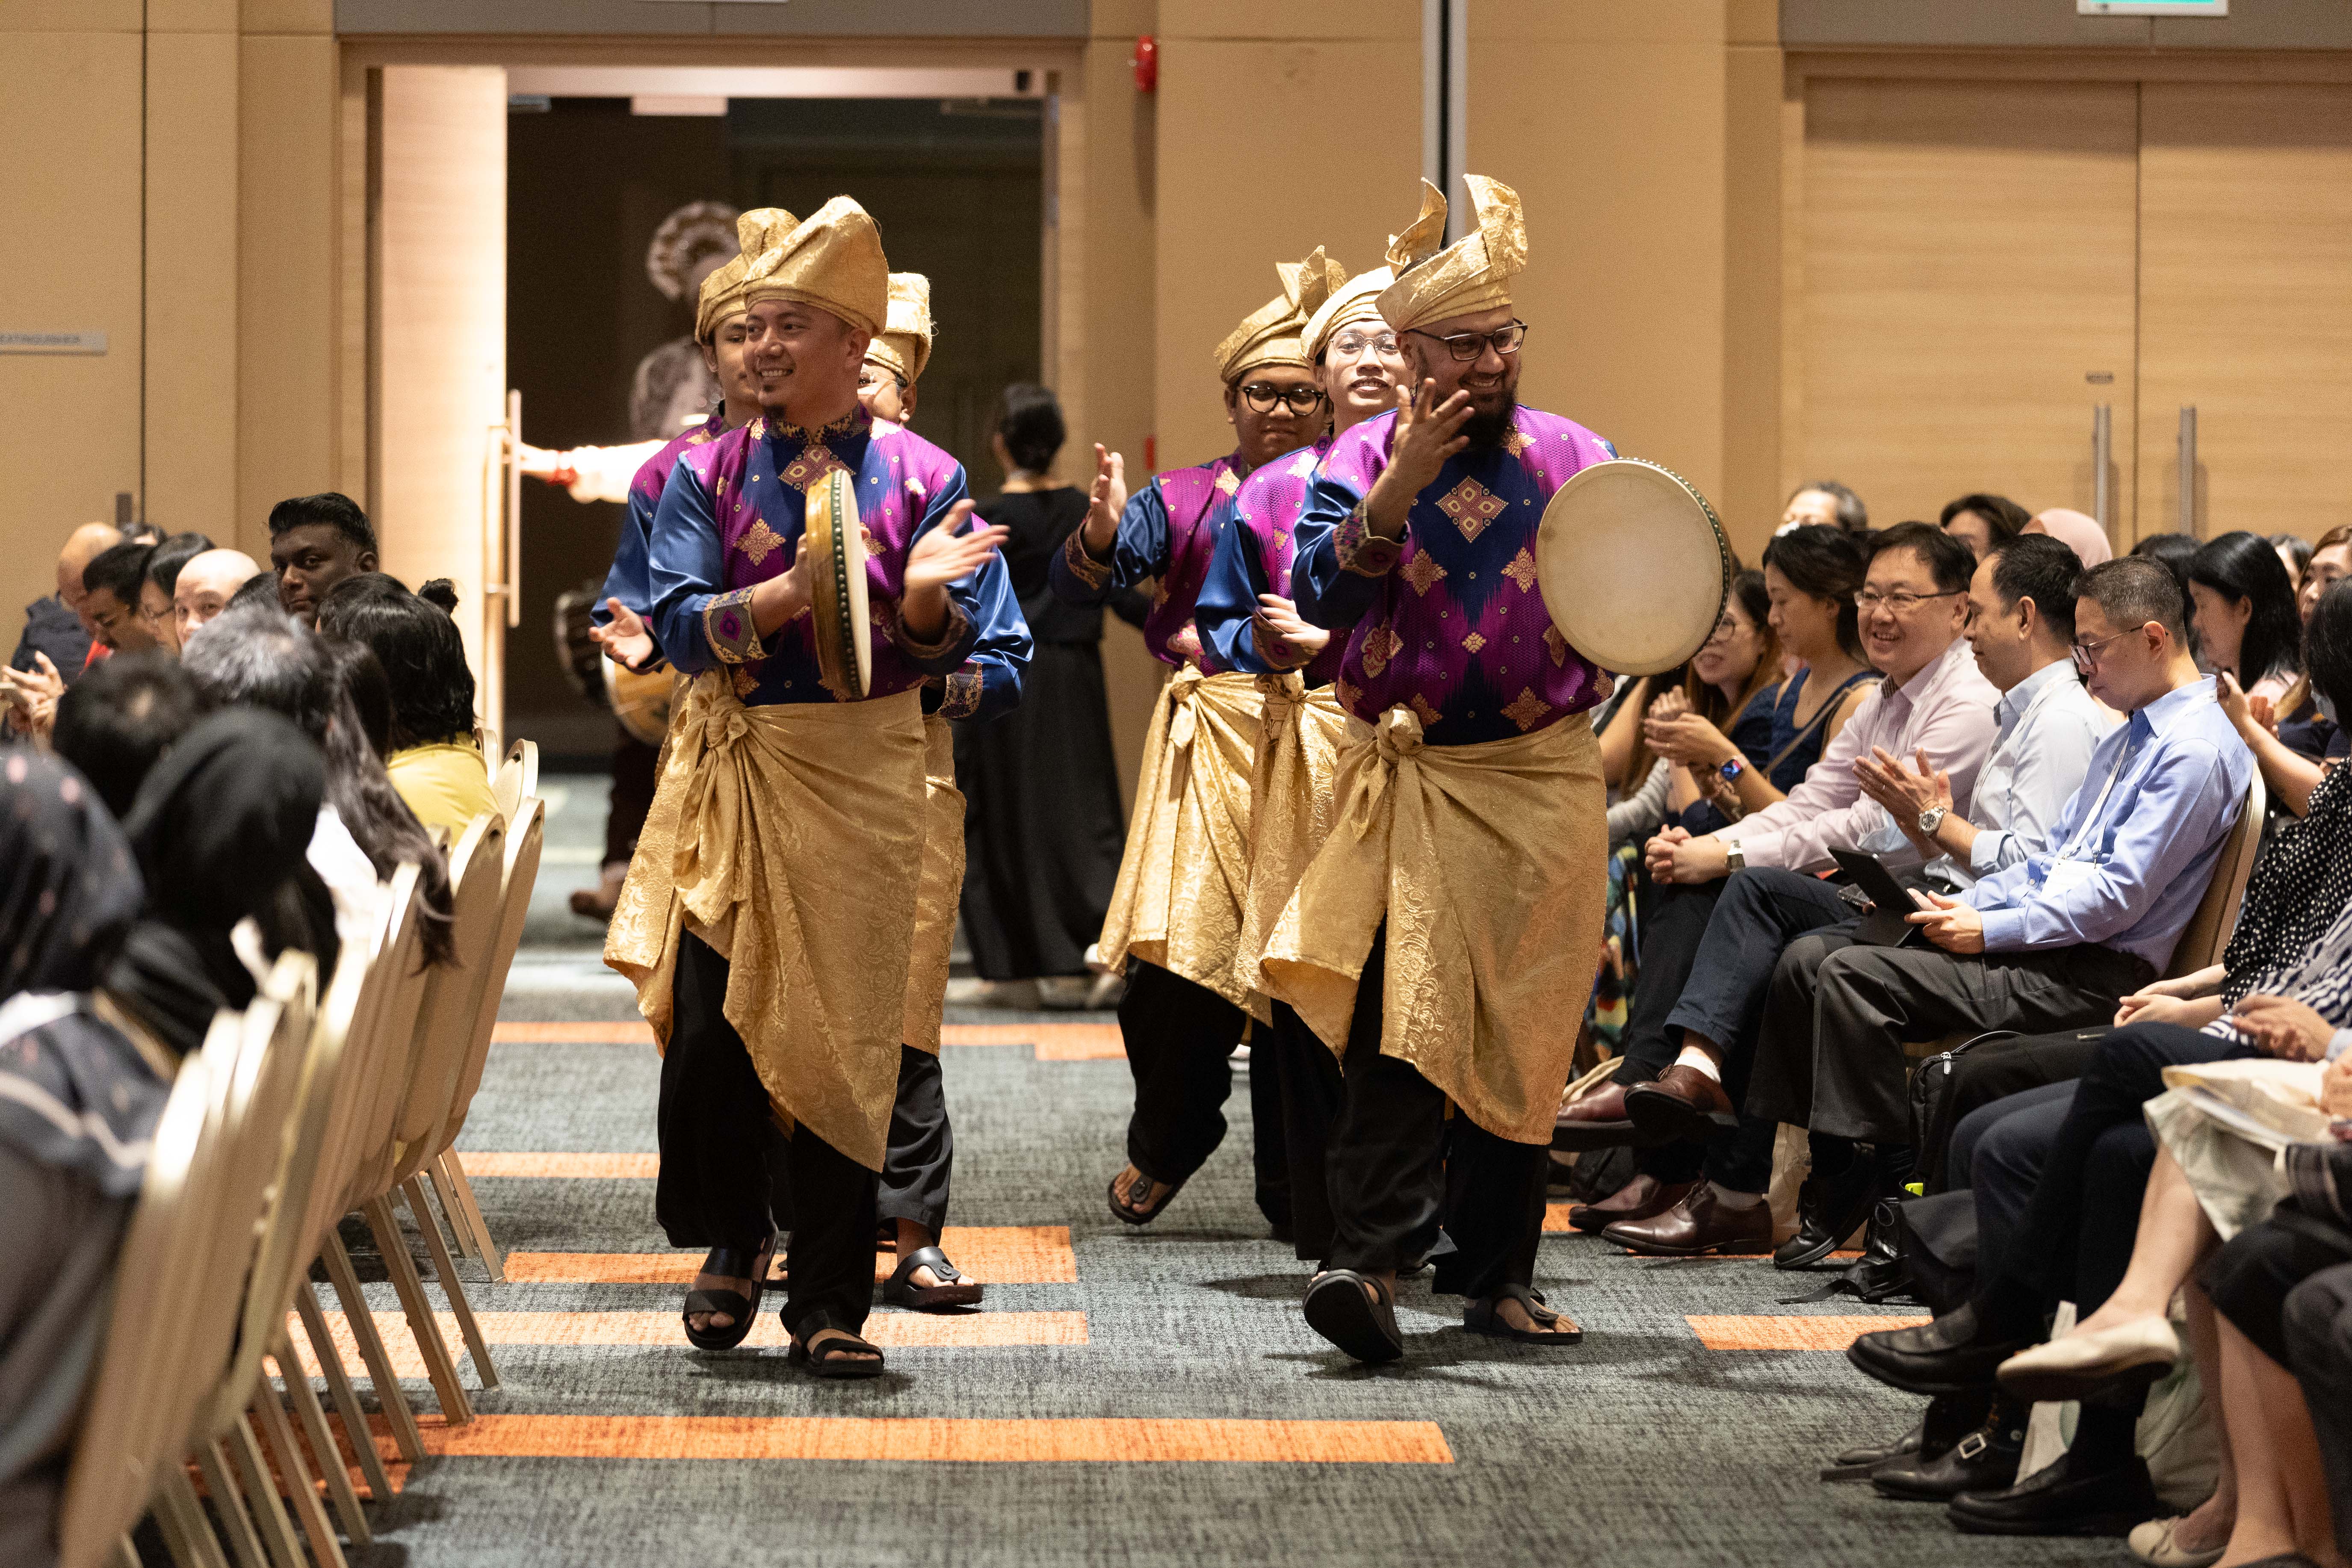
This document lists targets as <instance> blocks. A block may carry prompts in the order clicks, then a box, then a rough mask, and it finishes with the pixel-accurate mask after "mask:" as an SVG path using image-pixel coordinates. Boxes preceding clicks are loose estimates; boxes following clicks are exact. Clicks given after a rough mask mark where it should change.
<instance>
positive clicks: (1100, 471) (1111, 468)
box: [1086, 442, 1127, 556]
mask: <svg viewBox="0 0 2352 1568" xmlns="http://www.w3.org/2000/svg"><path fill="white" fill-rule="evenodd" d="M1126 510H1127V459H1126V458H1122V457H1120V456H1119V455H1118V453H1117V452H1113V451H1110V450H1108V449H1107V448H1105V447H1104V446H1103V445H1102V444H1101V443H1100V442H1097V443H1096V444H1095V484H1094V489H1092V490H1091V491H1089V492H1088V493H1087V521H1086V530H1087V553H1088V554H1089V555H1097V556H1101V555H1108V554H1109V553H1110V547H1111V545H1112V544H1113V543H1114V542H1116V541H1117V540H1118V520H1119V514H1120V513H1122V512H1124V511H1126Z"/></svg>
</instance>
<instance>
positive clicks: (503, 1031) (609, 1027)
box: [490, 1018, 654, 1046]
mask: <svg viewBox="0 0 2352 1568" xmlns="http://www.w3.org/2000/svg"><path fill="white" fill-rule="evenodd" d="M490 1039H491V1041H492V1042H493V1043H494V1044H497V1045H501V1046H625V1045H643V1046H650V1045H652V1044H653V1043H654V1029H653V1026H652V1025H651V1024H648V1023H646V1021H645V1020H644V1019H642V1018H618V1019H614V1020H612V1021H610V1022H604V1023H593V1024H579V1023H571V1024H518V1023H512V1022H502V1023H499V1024H496V1025H493V1026H491V1029H490Z"/></svg>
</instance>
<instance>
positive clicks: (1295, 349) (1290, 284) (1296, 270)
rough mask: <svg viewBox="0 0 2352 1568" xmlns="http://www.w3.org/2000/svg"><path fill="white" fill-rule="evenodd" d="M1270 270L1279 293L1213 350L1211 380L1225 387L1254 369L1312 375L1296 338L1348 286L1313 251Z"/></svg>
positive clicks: (1344, 276) (1333, 264)
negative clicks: (1287, 368) (1274, 367)
mask: <svg viewBox="0 0 2352 1568" xmlns="http://www.w3.org/2000/svg"><path fill="white" fill-rule="evenodd" d="M1274 270H1275V275H1276V277H1278V278H1280V279H1282V292H1281V293H1279V294H1276V296H1275V297H1274V298H1273V299H1271V300H1267V301H1266V302H1265V304H1263V305H1261V306H1259V307H1258V308H1257V309H1256V310H1253V311H1251V312H1250V313H1249V314H1248V315H1247V316H1245V317H1244V318H1243V319H1242V324H1241V325H1240V326H1238V327H1235V328H1234V330H1233V331H1232V332H1231V333H1229V334H1227V336H1226V338H1225V341H1224V342H1221V343H1219V344H1218V345H1217V352H1216V354H1215V356H1214V357H1215V359H1216V362H1217V374H1218V376H1219V377H1220V378H1222V379H1223V382H1224V384H1226V385H1228V386H1231V385H1232V384H1234V383H1235V382H1237V381H1239V380H1240V379H1241V378H1242V377H1243V376H1244V375H1247V374H1249V373H1250V372H1251V371H1254V370H1255V369H1257V368H1258V367H1259V366H1260V365H1269V364H1287V365H1297V367H1298V368H1299V369H1301V370H1312V369H1314V368H1315V357H1314V356H1313V355H1312V354H1310V353H1307V344H1306V342H1304V341H1303V339H1302V338H1301V335H1300V334H1302V333H1303V332H1305V331H1306V330H1307V319H1308V318H1309V317H1311V316H1313V315H1314V314H1315V312H1316V311H1318V310H1321V309H1322V308H1323V301H1324V300H1328V299H1329V298H1330V297H1331V291H1332V290H1333V289H1338V288H1339V287H1340V286H1342V285H1343V284H1345V283H1346V282H1347V281H1348V269H1347V268H1345V267H1342V266H1340V265H1339V263H1338V262H1337V261H1333V260H1330V259H1329V258H1327V257H1325V256H1324V254H1323V247H1321V246H1319V245H1318V246H1317V247H1315V253H1314V254H1313V255H1311V256H1309V257H1308V258H1307V259H1306V260H1304V261H1282V262H1277V263H1276V264H1275V268H1274Z"/></svg>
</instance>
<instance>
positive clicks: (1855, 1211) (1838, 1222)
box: [1772, 1146, 1899, 1268]
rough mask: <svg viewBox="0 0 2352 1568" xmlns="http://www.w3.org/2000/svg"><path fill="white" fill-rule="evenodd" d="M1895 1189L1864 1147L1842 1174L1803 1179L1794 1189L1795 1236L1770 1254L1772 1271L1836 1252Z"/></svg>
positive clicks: (1875, 1157) (1872, 1153)
mask: <svg viewBox="0 0 2352 1568" xmlns="http://www.w3.org/2000/svg"><path fill="white" fill-rule="evenodd" d="M1898 1185H1899V1184H1897V1183H1895V1182H1894V1181H1893V1180H1892V1179H1891V1178H1890V1177H1888V1176H1887V1174H1886V1173H1885V1170H1884V1168H1883V1167H1882V1166H1881V1165H1880V1163H1879V1160H1878V1155H1877V1152H1876V1151H1875V1150H1873V1149H1871V1148H1868V1147H1867V1146H1864V1147H1861V1148H1857V1149H1856V1150H1855V1151H1854V1153H1853V1159H1852V1160H1851V1161H1849V1162H1848V1163H1847V1164H1846V1167H1845V1169H1844V1170H1843V1171H1839V1172H1837V1173H1834V1174H1832V1175H1823V1174H1822V1173H1820V1172H1818V1171H1817V1172H1815V1173H1813V1174H1811V1175H1810V1176H1807V1177H1806V1178H1805V1182H1804V1185H1803V1186H1801V1187H1800V1188H1799V1189H1798V1191H1797V1207H1798V1220H1797V1234H1796V1235H1794V1236H1792V1237H1790V1238H1789V1239H1788V1240H1786V1241H1784V1242H1782V1243H1781V1244H1780V1249H1779V1250H1778V1251H1776V1252H1774V1253H1773V1254H1772V1267H1773V1268H1811V1267H1812V1266H1813V1265H1814V1264H1816V1263H1819V1262H1820V1261H1821V1260H1822V1258H1827V1257H1828V1256H1829V1255H1830V1254H1831V1253H1832V1252H1835V1251H1836V1250H1837V1249H1838V1245H1839V1243H1841V1242H1843V1241H1844V1240H1845V1238H1846V1237H1849V1236H1852V1235H1853V1233H1854V1228H1855V1227H1856V1226H1859V1225H1861V1224H1862V1223H1863V1221H1864V1220H1866V1219H1868V1218H1869V1217H1870V1211H1871V1210H1872V1209H1873V1208H1874V1207H1876V1206H1877V1204H1878V1200H1879V1199H1881V1198H1884V1197H1889V1196H1892V1195H1893V1194H1894V1191H1895V1188H1896V1187H1897V1186H1898Z"/></svg>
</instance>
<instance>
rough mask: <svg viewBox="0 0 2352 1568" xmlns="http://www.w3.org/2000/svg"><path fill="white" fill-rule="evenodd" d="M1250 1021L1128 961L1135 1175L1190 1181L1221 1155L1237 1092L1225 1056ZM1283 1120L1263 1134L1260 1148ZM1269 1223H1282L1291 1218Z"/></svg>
mask: <svg viewBox="0 0 2352 1568" xmlns="http://www.w3.org/2000/svg"><path fill="white" fill-rule="evenodd" d="M1248 1023H1249V1015H1248V1014H1246V1013H1244V1012H1243V1011H1242V1010H1241V1009H1240V1008H1239V1007H1236V1006H1234V1005H1233V1004H1232V1003H1230V1002H1228V1001H1226V1000H1225V999H1224V998H1223V997H1222V996H1220V995H1218V994H1216V993H1215V992H1213V991H1212V990H1210V989H1209V988H1208V987H1207V986H1205V985H1197V984H1193V983H1192V981H1190V980H1187V979H1185V978H1183V977H1182V976H1181V975H1179V974H1173V973H1170V972H1169V971H1167V970H1165V969H1162V968H1160V966H1159V965H1158V964H1156V963H1144V962H1143V961H1142V960H1141V959H1139V958H1133V959H1129V960H1128V964H1127V994H1126V995H1125V996H1124V997H1122V998H1121V999H1120V1001H1119V1004H1118V1032H1119V1036H1120V1037H1121V1039H1122V1040H1123V1041H1124V1042H1125V1044H1126V1047H1127V1068H1128V1071H1129V1072H1130V1073H1131V1074H1133V1075H1134V1077H1135V1110H1134V1111H1133V1113H1132V1114H1130V1115H1129V1118H1128V1122H1127V1157H1128V1160H1129V1163H1132V1164H1133V1165H1134V1166H1135V1168H1136V1169H1137V1170H1139V1171H1141V1172H1142V1173H1144V1174H1145V1175H1147V1176H1150V1178H1151V1179H1152V1180H1153V1181H1155V1182H1182V1181H1187V1180H1190V1179H1191V1177H1192V1173H1193V1172H1195V1171H1197V1170H1199V1169H1200V1168H1201V1166H1202V1163H1205V1162H1206V1161H1207V1159H1208V1158H1209V1156H1210V1155H1211V1154H1213V1153H1214V1152H1216V1148H1217V1145H1218V1144H1220V1143H1222V1142H1224V1138H1225V1117H1224V1106H1225V1097H1226V1096H1227V1095H1229V1094H1231V1093H1233V1090H1234V1074H1233V1068H1232V1065H1231V1064H1230V1063H1229V1062H1227V1060H1226V1059H1225V1058H1228V1057H1230V1056H1232V1055H1233V1051H1234V1047H1235V1046H1237V1045H1239V1044H1241V1039H1242V1030H1243V1028H1244V1026H1246V1025H1247V1024H1248ZM1251 1054H1252V1056H1253V1057H1255V1048H1253V1050H1252V1053H1251ZM1253 1092H1254V1093H1255V1091H1253ZM1253 1104H1255V1101H1253ZM1279 1121H1280V1119H1279V1118H1278V1117H1277V1118H1276V1119H1275V1121H1274V1122H1273V1123H1271V1124H1267V1125H1262V1126H1261V1127H1260V1128H1259V1137H1258V1143H1259V1146H1260V1147H1261V1148H1264V1147H1265V1146H1266V1144H1267V1143H1268V1142H1269V1140H1268V1138H1267V1133H1268V1132H1269V1131H1271V1128H1272V1126H1277V1125H1279ZM1285 1180H1287V1177H1285ZM1266 1185H1267V1184H1266V1183H1265V1180H1264V1179H1263V1178H1261V1180H1260V1181H1259V1188H1260V1191H1261V1192H1262V1193H1263V1192H1264V1191H1265V1187H1266ZM1261 1206H1263V1205H1261ZM1266 1217H1267V1218H1268V1219H1270V1220H1273V1221H1274V1222H1275V1223H1276V1224H1277V1225H1278V1224H1282V1223H1284V1222H1285V1221H1286V1220H1287V1219H1288V1218H1289V1215H1286V1214H1284V1215H1276V1214H1269V1215H1266Z"/></svg>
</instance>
